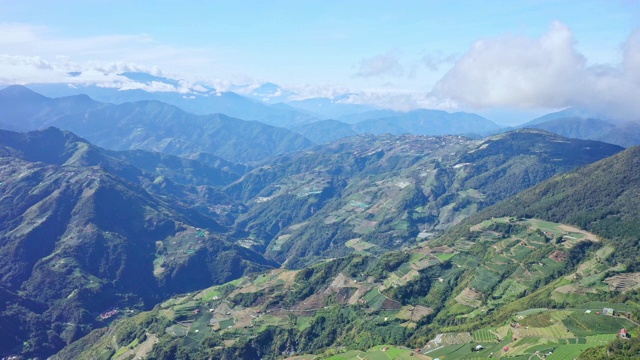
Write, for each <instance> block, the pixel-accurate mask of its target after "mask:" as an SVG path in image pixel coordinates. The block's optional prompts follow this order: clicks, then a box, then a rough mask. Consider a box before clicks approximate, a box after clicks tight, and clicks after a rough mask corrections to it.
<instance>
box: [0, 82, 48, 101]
mask: <svg viewBox="0 0 640 360" xmlns="http://www.w3.org/2000/svg"><path fill="white" fill-rule="evenodd" d="M0 97H2V98H20V99H25V98H30V99H33V100H45V99H48V97H46V96H43V95H40V94H38V93H37V92H35V91H33V90H31V89H29V88H28V87H26V86H23V85H9V86H7V87H6V88H4V89H2V90H0Z"/></svg>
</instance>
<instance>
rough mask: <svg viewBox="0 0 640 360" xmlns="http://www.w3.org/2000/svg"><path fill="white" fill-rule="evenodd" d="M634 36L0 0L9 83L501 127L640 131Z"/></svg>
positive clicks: (548, 4)
mask: <svg viewBox="0 0 640 360" xmlns="http://www.w3.org/2000/svg"><path fill="white" fill-rule="evenodd" d="M639 29H640V1H631V0H628V1H622V0H608V1H606V0H599V1H595V0H582V1H542V0H540V1H528V0H520V1H506V0H505V1H494V0H482V1H475V0H471V1H432V0H416V1H409V0H396V1H377V0H366V1H365V0H362V1H355V0H352V1H349V0H341V1H332V0H324V1H318V0H314V1H305V0H288V1H278V0H274V1H265V0H262V1H258V0H253V1H251V0H242V1H239V0H236V1H186V0H183V1H164V0H156V1H147V0H136V1H130V0H129V1H123V0H84V1H79V0H78V1H70V0H56V1H50V0H46V1H45V0H42V1H35V0H33V1H32V0H0V85H7V84H16V83H19V84H29V83H43V82H44V83H46V82H83V83H96V84H103V85H104V86H116V87H117V86H120V87H126V86H129V87H135V86H137V85H136V84H130V83H129V84H127V83H126V81H127V80H126V79H123V78H122V76H120V75H119V74H120V73H122V72H123V71H143V72H148V73H152V74H155V75H162V76H166V77H171V78H176V79H183V80H184V81H183V82H182V83H181V84H182V85H181V86H182V88H181V89H179V90H180V91H183V92H188V91H193V90H194V89H197V84H206V85H210V86H213V87H215V88H216V89H219V90H220V91H225V90H230V89H235V90H237V91H239V92H242V91H243V90H238V89H239V88H238V87H237V86H238V85H245V87H244V88H243V89H245V90H244V91H250V89H252V88H254V87H256V86H258V85H259V84H262V83H264V82H272V83H276V84H278V85H279V86H281V87H283V88H284V89H288V90H290V91H291V92H292V94H294V95H293V96H294V98H308V97H318V96H323V97H334V96H338V95H342V94H345V93H350V94H352V96H350V97H349V98H348V100H347V101H351V102H358V103H370V104H375V105H378V106H382V107H389V108H393V109H397V110H411V109H415V108H438V109H444V110H448V111H474V112H478V113H481V114H484V115H486V116H488V117H489V118H491V119H493V120H496V121H498V122H502V123H510V122H511V123H515V122H518V121H523V120H525V119H526V118H527V117H532V116H535V115H540V114H543V113H546V112H549V111H552V110H554V109H562V108H566V107H569V106H578V107H585V108H588V109H589V110H590V111H593V112H595V113H603V114H607V115H608V116H609V117H612V118H616V119H622V120H638V119H640V101H636V99H638V98H640V31H639ZM72 71H77V72H81V73H82V75H81V76H75V77H73V78H72V77H70V76H69V75H68V73H69V72H72ZM147 90H151V91H167V90H176V89H172V88H167V87H166V86H165V87H162V86H160V85H158V86H157V88H147Z"/></svg>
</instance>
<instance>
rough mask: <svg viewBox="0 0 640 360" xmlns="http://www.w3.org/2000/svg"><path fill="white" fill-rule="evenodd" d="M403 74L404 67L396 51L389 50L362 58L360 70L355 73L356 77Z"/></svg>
mask: <svg viewBox="0 0 640 360" xmlns="http://www.w3.org/2000/svg"><path fill="white" fill-rule="evenodd" d="M386 75H390V76H402V75H404V67H403V66H402V64H400V61H399V60H398V55H397V52H396V51H389V52H387V53H385V54H380V55H376V56H374V57H370V58H366V59H362V61H360V64H359V65H358V70H357V72H356V73H355V74H354V76H356V77H365V78H366V77H376V76H386Z"/></svg>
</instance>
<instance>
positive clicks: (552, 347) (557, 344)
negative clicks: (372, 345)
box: [425, 303, 637, 360]
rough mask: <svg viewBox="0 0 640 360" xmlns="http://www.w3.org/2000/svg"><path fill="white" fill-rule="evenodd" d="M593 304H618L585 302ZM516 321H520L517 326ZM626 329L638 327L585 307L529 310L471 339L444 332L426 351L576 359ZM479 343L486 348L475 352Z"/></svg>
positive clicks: (439, 354)
mask: <svg viewBox="0 0 640 360" xmlns="http://www.w3.org/2000/svg"><path fill="white" fill-rule="evenodd" d="M589 305H590V306H593V305H598V307H599V306H601V305H612V306H613V305H614V304H609V303H590V304H584V306H585V307H588V306H589ZM618 305H619V306H622V305H620V304H618ZM627 306H630V305H628V304H627ZM623 307H624V306H623ZM515 322H518V324H517V325H514V323H515ZM512 326H514V327H512ZM622 328H625V329H627V330H631V331H632V332H633V331H634V330H635V329H636V328H637V326H636V325H635V324H634V323H632V322H630V321H629V320H627V319H626V318H622V317H614V316H607V315H596V314H595V312H592V313H585V312H584V310H582V309H581V310H549V309H544V308H538V309H529V310H526V311H522V312H519V313H517V314H516V315H515V316H514V320H513V322H512V323H511V325H505V326H502V327H500V328H497V329H494V328H483V329H480V330H476V331H474V332H473V333H472V337H469V338H466V337H465V338H464V339H463V338H460V337H459V335H464V334H465V333H458V334H454V333H450V334H442V335H440V336H439V340H440V342H439V343H432V342H430V343H429V344H430V347H429V348H430V349H432V350H430V351H429V350H426V351H425V353H426V354H427V355H428V356H429V357H431V358H441V359H447V360H452V359H453V360H456V359H473V358H487V357H488V356H489V354H490V353H491V352H493V353H494V355H493V357H501V356H502V357H508V358H510V359H519V358H520V357H522V358H523V359H530V358H531V356H533V358H538V359H539V358H542V355H545V354H549V353H551V355H549V356H547V357H546V358H547V359H574V358H576V357H577V356H579V354H580V353H581V352H582V351H584V350H585V349H587V348H590V347H594V346H600V345H605V344H607V343H609V342H610V341H612V340H614V339H615V338H616V337H617V333H618V332H619V331H620V329H622ZM500 339H502V342H501V343H499V344H498V343H497V342H496V341H497V340H500ZM478 345H480V346H482V349H481V350H479V351H472V349H474V350H475V347H476V346H478ZM506 349H508V350H507V351H504V350H506ZM538 355H540V357H538Z"/></svg>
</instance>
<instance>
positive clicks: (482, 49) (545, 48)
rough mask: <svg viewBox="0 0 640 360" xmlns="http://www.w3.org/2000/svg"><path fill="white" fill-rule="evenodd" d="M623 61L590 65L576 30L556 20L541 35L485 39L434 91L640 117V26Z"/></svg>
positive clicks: (475, 103) (477, 102)
mask: <svg viewBox="0 0 640 360" xmlns="http://www.w3.org/2000/svg"><path fill="white" fill-rule="evenodd" d="M622 51H623V61H622V63H621V64H619V65H589V64H588V62H587V59H586V58H585V56H584V55H582V54H581V53H579V52H578V51H577V50H576V48H575V39H574V37H573V34H572V32H571V30H570V29H569V28H568V27H567V26H566V25H564V24H562V23H561V22H554V23H553V24H551V26H550V27H549V30H548V31H547V33H546V34H544V35H543V36H541V37H540V38H537V39H531V38H525V37H505V38H498V39H491V40H480V41H477V42H475V43H474V44H473V46H472V48H471V49H470V50H469V51H468V52H467V53H466V54H464V55H463V56H462V57H461V58H460V59H459V60H458V61H457V62H456V63H455V65H454V66H453V68H451V70H449V71H448V72H447V73H446V74H445V75H444V77H443V78H442V79H441V80H440V81H438V82H437V84H436V85H435V86H434V88H433V91H432V92H431V95H432V96H434V97H436V98H440V99H450V100H451V101H453V102H456V103H457V104H458V105H459V106H461V107H472V108H495V107H511V108H514V107H515V108H563V107H569V106H575V107H581V108H585V109H588V110H590V111H593V112H595V113H601V114H608V115H609V116H610V117H612V118H613V119H619V120H638V119H640V101H638V99H640V32H635V33H633V34H632V35H631V36H630V37H629V39H628V40H627V42H626V44H625V45H624V46H623V49H622Z"/></svg>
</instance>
